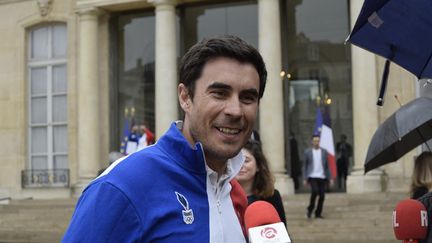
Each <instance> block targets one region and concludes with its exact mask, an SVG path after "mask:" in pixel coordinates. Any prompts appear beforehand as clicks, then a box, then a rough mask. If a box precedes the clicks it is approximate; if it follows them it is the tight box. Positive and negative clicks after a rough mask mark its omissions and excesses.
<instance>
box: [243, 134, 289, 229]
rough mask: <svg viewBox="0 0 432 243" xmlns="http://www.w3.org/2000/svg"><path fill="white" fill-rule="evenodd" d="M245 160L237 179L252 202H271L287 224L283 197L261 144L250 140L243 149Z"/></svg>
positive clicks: (249, 201)
mask: <svg viewBox="0 0 432 243" xmlns="http://www.w3.org/2000/svg"><path fill="white" fill-rule="evenodd" d="M242 152H243V154H244V155H245V162H244V164H243V166H242V168H241V170H240V172H239V173H238V174H237V176H236V179H237V180H238V182H239V183H240V185H241V186H242V188H243V190H244V191H245V193H246V195H247V197H248V203H249V204H251V203H253V202H255V201H257V200H264V201H267V202H269V203H271V204H272V205H273V206H274V207H275V208H276V211H277V212H278V214H279V217H280V219H281V221H282V222H283V223H284V224H285V225H286V217H285V211H284V207H283V203H282V198H281V196H280V193H279V191H278V190H276V189H275V188H274V183H275V179H274V177H273V175H272V174H271V172H270V169H269V167H268V163H267V159H266V158H265V156H264V154H263V152H262V149H261V144H260V143H259V142H258V141H256V140H250V141H249V142H248V143H247V144H246V145H245V146H244V147H243V149H242Z"/></svg>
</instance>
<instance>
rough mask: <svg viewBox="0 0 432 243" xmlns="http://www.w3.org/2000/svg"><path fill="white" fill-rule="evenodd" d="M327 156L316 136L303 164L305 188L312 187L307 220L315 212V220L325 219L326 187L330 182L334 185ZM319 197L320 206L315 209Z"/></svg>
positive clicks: (318, 137)
mask: <svg viewBox="0 0 432 243" xmlns="http://www.w3.org/2000/svg"><path fill="white" fill-rule="evenodd" d="M327 155H328V153H327V150H325V149H322V148H321V147H320V136H319V135H317V134H314V135H313V136H312V147H311V148H308V149H306V151H305V153H304V164H303V181H304V182H303V183H304V185H305V186H307V185H309V186H310V187H311V196H310V200H309V206H308V207H307V212H306V216H307V218H311V215H312V212H313V211H314V210H315V218H320V219H323V218H324V217H323V216H322V215H321V213H322V210H323V206H324V200H325V187H326V184H327V183H328V182H330V185H332V184H333V179H332V177H331V174H330V169H329V161H328V156H327ZM317 197H318V205H317V207H316V209H315V201H316V198H317Z"/></svg>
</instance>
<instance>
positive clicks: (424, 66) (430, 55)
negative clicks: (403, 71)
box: [417, 53, 432, 151]
mask: <svg viewBox="0 0 432 243" xmlns="http://www.w3.org/2000/svg"><path fill="white" fill-rule="evenodd" d="M431 58H432V53H430V54H429V58H428V60H427V62H426V63H425V65H423V68H422V70H421V74H420V75H419V76H418V77H417V78H418V79H421V78H422V74H423V72H424V70H425V69H426V66H427V65H428V64H429V62H430V60H431ZM429 78H432V77H429ZM428 148H429V146H428ZM429 151H431V150H430V148H429Z"/></svg>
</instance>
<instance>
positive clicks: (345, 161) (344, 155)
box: [336, 134, 352, 189]
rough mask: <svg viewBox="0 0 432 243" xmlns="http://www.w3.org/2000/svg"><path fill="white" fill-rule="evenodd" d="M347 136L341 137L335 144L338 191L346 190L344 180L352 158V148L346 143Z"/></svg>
mask: <svg viewBox="0 0 432 243" xmlns="http://www.w3.org/2000/svg"><path fill="white" fill-rule="evenodd" d="M346 139H347V136H346V135H345V134H342V135H341V141H340V142H338V143H337V144H336V154H337V171H338V172H337V176H338V187H339V189H342V188H346V179H347V176H348V167H349V163H350V158H351V156H352V147H351V145H350V144H349V143H347V141H346Z"/></svg>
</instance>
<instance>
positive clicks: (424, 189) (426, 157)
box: [410, 151, 432, 199]
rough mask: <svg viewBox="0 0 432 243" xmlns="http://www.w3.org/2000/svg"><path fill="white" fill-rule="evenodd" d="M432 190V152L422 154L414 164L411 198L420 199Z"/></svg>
mask: <svg viewBox="0 0 432 243" xmlns="http://www.w3.org/2000/svg"><path fill="white" fill-rule="evenodd" d="M431 189H432V152H426V151H425V152H423V153H421V154H420V155H419V156H418V157H417V158H416V159H415V162H414V170H413V174H412V180H411V191H410V194H411V198H412V199H418V198H419V197H421V196H423V195H424V194H426V193H428V192H430V191H431Z"/></svg>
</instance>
